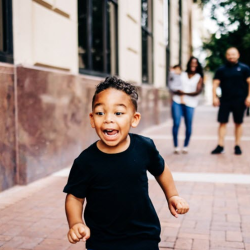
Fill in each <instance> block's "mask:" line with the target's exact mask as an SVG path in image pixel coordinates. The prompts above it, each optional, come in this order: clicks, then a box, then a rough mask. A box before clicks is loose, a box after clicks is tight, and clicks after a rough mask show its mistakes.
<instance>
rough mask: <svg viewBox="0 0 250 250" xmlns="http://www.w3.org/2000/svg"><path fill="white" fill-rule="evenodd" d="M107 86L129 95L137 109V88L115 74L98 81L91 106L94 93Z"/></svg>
mask: <svg viewBox="0 0 250 250" xmlns="http://www.w3.org/2000/svg"><path fill="white" fill-rule="evenodd" d="M109 88H113V89H117V90H121V91H123V92H124V93H126V94H127V95H129V96H130V98H131V101H132V104H133V106H134V108H135V110H137V101H138V93H137V88H136V87H135V86H134V85H132V84H131V83H128V82H125V81H123V80H122V79H119V78H117V77H116V76H109V77H106V79H105V80H104V81H103V82H101V83H99V84H98V85H97V86H96V90H95V94H94V96H93V99H92V107H93V105H94V101H95V97H96V95H97V94H99V93H100V92H102V91H103V90H105V89H109Z"/></svg>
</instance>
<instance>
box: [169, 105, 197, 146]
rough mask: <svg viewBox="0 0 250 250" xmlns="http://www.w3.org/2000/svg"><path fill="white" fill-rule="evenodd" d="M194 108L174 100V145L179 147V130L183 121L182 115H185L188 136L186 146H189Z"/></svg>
mask: <svg viewBox="0 0 250 250" xmlns="http://www.w3.org/2000/svg"><path fill="white" fill-rule="evenodd" d="M193 114H194V108H191V107H188V106H186V105H185V104H178V103H176V102H174V101H173V104H172V117H173V121H174V125H173V138H174V146H175V147H178V130H179V127H180V123H181V117H182V116H183V117H184V121H185V125H186V138H185V141H184V147H187V146H188V143H189V140H190V136H191V133H192V121H193Z"/></svg>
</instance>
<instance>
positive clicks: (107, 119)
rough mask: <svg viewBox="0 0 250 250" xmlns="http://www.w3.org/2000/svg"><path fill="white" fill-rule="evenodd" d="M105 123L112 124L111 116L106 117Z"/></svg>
mask: <svg viewBox="0 0 250 250" xmlns="http://www.w3.org/2000/svg"><path fill="white" fill-rule="evenodd" d="M104 122H105V123H112V122H114V120H113V117H112V115H107V116H106V117H105V120H104Z"/></svg>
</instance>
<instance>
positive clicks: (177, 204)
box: [168, 196, 189, 218]
mask: <svg viewBox="0 0 250 250" xmlns="http://www.w3.org/2000/svg"><path fill="white" fill-rule="evenodd" d="M168 206H169V210H170V212H171V214H172V215H173V216H175V217H176V218H178V214H185V213H187V212H188V210H189V205H188V203H187V202H186V201H185V200H184V199H183V198H181V197H179V196H172V197H171V198H170V199H169V200H168Z"/></svg>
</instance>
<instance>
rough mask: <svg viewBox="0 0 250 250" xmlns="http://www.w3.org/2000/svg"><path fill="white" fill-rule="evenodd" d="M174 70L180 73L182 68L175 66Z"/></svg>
mask: <svg viewBox="0 0 250 250" xmlns="http://www.w3.org/2000/svg"><path fill="white" fill-rule="evenodd" d="M174 72H175V74H177V75H180V74H181V68H180V67H176V68H174Z"/></svg>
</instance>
